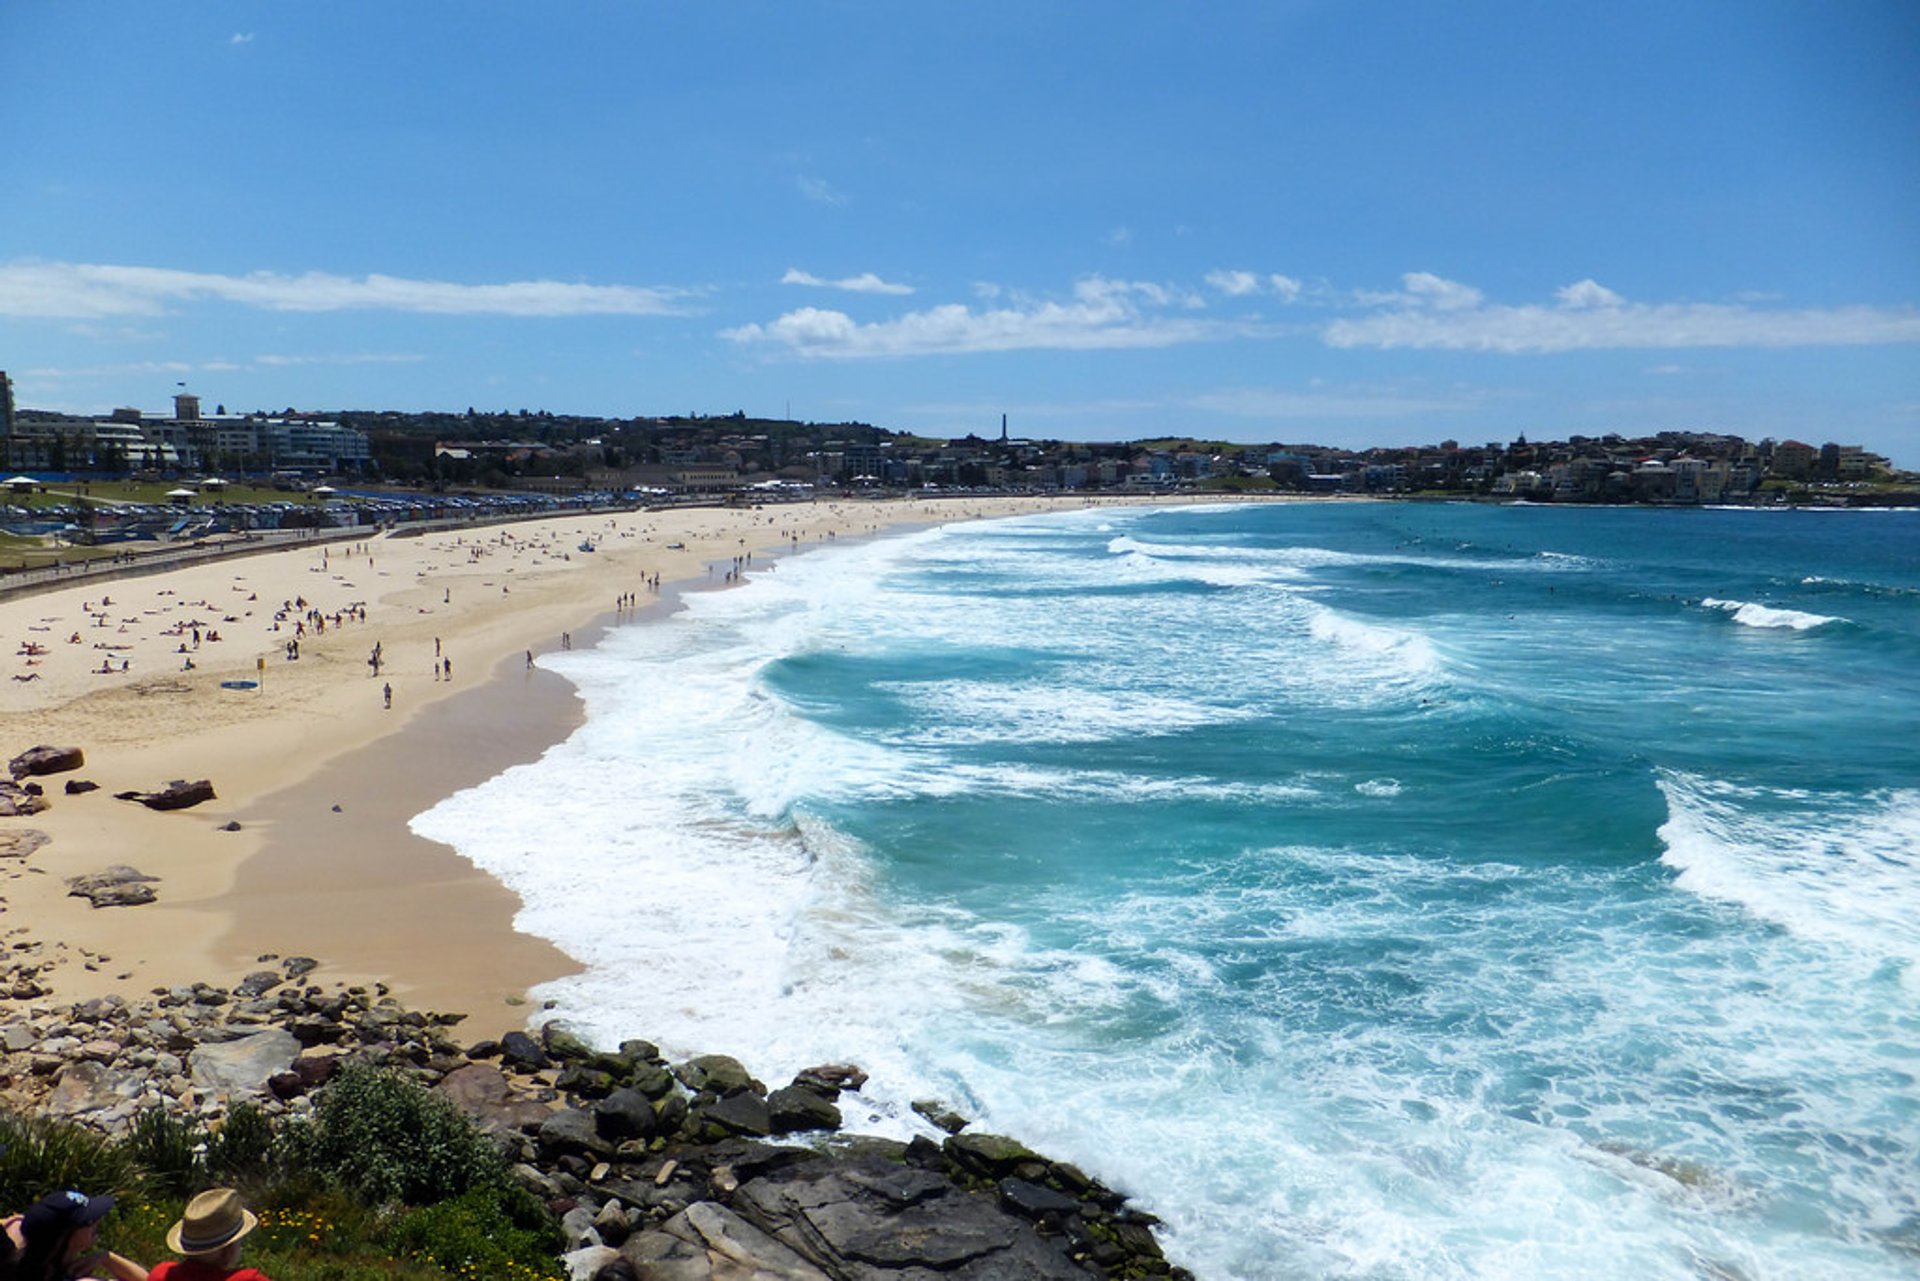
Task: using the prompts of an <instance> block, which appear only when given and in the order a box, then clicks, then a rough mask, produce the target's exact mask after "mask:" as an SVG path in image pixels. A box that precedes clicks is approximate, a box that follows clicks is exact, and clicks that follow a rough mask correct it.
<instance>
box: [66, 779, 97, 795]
mask: <svg viewBox="0 0 1920 1281" xmlns="http://www.w3.org/2000/svg"><path fill="white" fill-rule="evenodd" d="M64 790H65V791H66V793H67V795H68V796H85V795H86V794H87V793H88V792H97V791H99V790H100V784H98V783H96V782H93V781H92V780H91V779H85V778H70V779H68V780H67V785H66V788H65V789H64Z"/></svg>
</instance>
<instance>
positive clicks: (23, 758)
mask: <svg viewBox="0 0 1920 1281" xmlns="http://www.w3.org/2000/svg"><path fill="white" fill-rule="evenodd" d="M86 763H87V754H86V753H85V752H83V751H81V750H80V749H79V748H77V747H30V748H28V749H27V750H26V751H24V752H22V753H20V755H18V756H16V757H14V758H13V759H12V760H10V761H8V762H7V773H9V774H11V775H13V777H15V778H26V777H28V776H29V775H33V774H64V773H66V772H67V771H68V770H76V769H79V768H80V767H81V766H83V765H85V764H86Z"/></svg>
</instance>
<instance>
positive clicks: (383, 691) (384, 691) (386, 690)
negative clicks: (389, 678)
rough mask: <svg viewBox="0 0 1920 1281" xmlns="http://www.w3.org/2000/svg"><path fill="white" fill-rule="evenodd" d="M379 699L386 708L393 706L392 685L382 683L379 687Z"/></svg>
mask: <svg viewBox="0 0 1920 1281" xmlns="http://www.w3.org/2000/svg"><path fill="white" fill-rule="evenodd" d="M380 701H381V702H382V703H383V704H384V705H385V706H387V707H388V708H391V707H392V706H393V686H392V685H390V684H388V685H382V686H381V687H380Z"/></svg>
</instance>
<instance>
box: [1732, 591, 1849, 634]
mask: <svg viewBox="0 0 1920 1281" xmlns="http://www.w3.org/2000/svg"><path fill="white" fill-rule="evenodd" d="M1700 607H1701V608H1702V609H1719V610H1725V611H1726V612H1727V613H1729V614H1732V615H1733V621H1734V622H1736V623H1740V624H1742V625H1744V626H1747V627H1786V628H1791V629H1792V630H1794V631H1796V632H1804V631H1808V630H1811V629H1812V628H1815V627H1824V626H1826V625H1827V624H1828V623H1844V622H1846V621H1847V620H1846V619H1844V618H1834V617H1832V616H1830V615H1827V614H1809V613H1806V612H1804V611H1802V610H1797V609H1778V608H1775V607H1774V606H1771V605H1758V604H1755V603H1753V602H1751V601H1744V600H1715V599H1714V598H1712V597H1708V598H1707V599H1705V600H1703V601H1701V602H1700Z"/></svg>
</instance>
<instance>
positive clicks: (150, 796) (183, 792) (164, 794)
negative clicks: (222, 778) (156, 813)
mask: <svg viewBox="0 0 1920 1281" xmlns="http://www.w3.org/2000/svg"><path fill="white" fill-rule="evenodd" d="M113 795H114V798H115V799H116V800H122V801H138V802H140V803H141V804H142V805H144V806H146V807H147V808H148V809H150V810H183V809H186V808H188V807H189V806H193V805H198V804H200V803H201V802H203V801H210V800H213V799H214V795H213V784H212V783H211V782H210V781H208V780H207V779H204V778H202V779H196V780H194V781H192V782H189V781H187V780H186V779H184V778H176V779H174V780H173V781H172V782H171V783H168V784H167V785H166V786H165V787H163V788H161V789H160V790H159V791H157V792H115V793H114V794H113Z"/></svg>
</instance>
